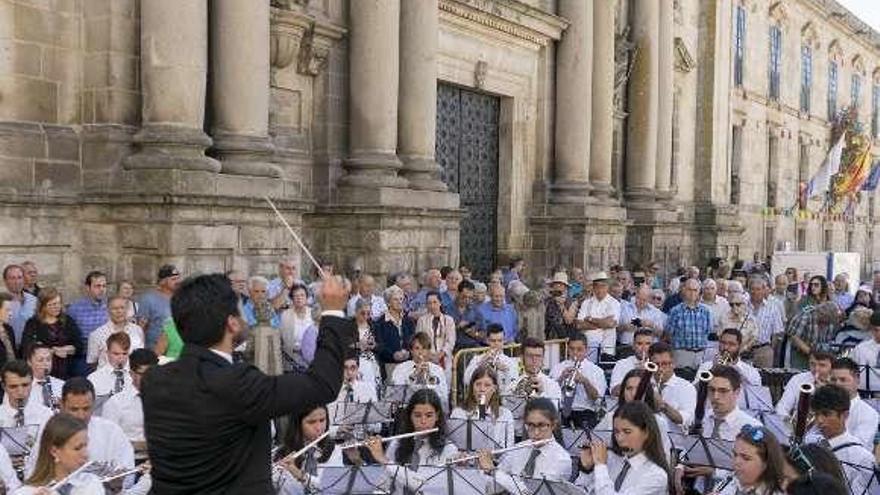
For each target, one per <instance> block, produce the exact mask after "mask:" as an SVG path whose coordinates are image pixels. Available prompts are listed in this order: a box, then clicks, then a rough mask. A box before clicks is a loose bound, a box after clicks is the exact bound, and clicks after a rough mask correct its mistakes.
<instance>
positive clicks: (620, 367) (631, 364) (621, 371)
mask: <svg viewBox="0 0 880 495" xmlns="http://www.w3.org/2000/svg"><path fill="white" fill-rule="evenodd" d="M637 364H639V359H638V358H637V357H635V356H630V357H628V358H625V359H619V360H618V361H617V362H616V363H614V369H613V370H611V383H610V386H609V390H612V389H614V387H616V386H618V385H620V384H621V383H623V378H624V377H625V376H626V374H627V373H629V372H630V371H632V370H634V369H635V367H636V365H637Z"/></svg>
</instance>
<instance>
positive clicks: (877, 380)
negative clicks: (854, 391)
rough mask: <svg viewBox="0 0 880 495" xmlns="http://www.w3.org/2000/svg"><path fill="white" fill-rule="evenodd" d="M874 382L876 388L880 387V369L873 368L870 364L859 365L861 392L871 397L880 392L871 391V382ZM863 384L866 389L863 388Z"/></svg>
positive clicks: (879, 390)
mask: <svg viewBox="0 0 880 495" xmlns="http://www.w3.org/2000/svg"><path fill="white" fill-rule="evenodd" d="M872 380H873V382H874V386H875V387H876V386H880V367H876V366H871V365H869V364H860V365H859V391H860V392H866V393H867V394H868V395H869V396H870V395H871V394H874V393H878V392H880V389H878V390H872V389H871V381H872ZM862 384H864V385H865V388H862Z"/></svg>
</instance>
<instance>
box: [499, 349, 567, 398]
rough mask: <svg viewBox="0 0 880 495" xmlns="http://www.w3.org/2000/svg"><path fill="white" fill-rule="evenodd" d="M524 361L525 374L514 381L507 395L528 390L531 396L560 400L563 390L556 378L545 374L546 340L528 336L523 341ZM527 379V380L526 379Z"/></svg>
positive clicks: (519, 393) (528, 394)
mask: <svg viewBox="0 0 880 495" xmlns="http://www.w3.org/2000/svg"><path fill="white" fill-rule="evenodd" d="M522 363H523V369H524V370H525V375H522V376H521V377H520V378H519V380H517V381H516V382H514V383H512V384H511V385H510V387H508V389H507V393H506V394H505V395H521V392H523V391H526V392H527V393H526V395H527V396H529V397H544V398H547V399H552V400H555V401H559V400H560V399H562V390H561V389H560V388H559V384H558V383H556V380H554V379H552V378H550V377H549V376H547V375H545V374H544V370H543V369H542V368H543V366H544V341H542V340H538V339H536V338H534V337H526V338H525V340H523V343H522ZM524 380H527V381H524Z"/></svg>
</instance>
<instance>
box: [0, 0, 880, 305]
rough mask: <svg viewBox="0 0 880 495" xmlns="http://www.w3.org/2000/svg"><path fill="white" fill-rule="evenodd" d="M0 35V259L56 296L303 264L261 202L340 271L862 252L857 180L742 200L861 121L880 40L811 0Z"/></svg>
mask: <svg viewBox="0 0 880 495" xmlns="http://www.w3.org/2000/svg"><path fill="white" fill-rule="evenodd" d="M0 25H2V29H0V43H2V46H3V50H2V51H0V261H3V262H8V261H21V260H22V259H25V258H27V259H33V260H35V261H36V262H37V264H38V265H39V266H40V267H41V269H42V271H43V273H44V275H45V277H46V278H47V279H48V281H49V282H51V283H56V284H60V285H62V286H64V287H67V288H70V289H73V288H75V287H77V286H78V285H79V284H80V283H81V281H80V280H79V278H80V277H81V275H82V274H84V273H85V272H86V271H88V270H90V269H102V270H105V271H107V272H109V274H110V279H111V281H118V280H121V279H133V280H134V281H135V282H136V283H138V284H148V283H151V281H152V279H153V278H154V274H155V271H156V268H157V267H158V266H159V265H161V264H162V263H165V262H174V263H176V264H178V266H180V267H181V268H182V269H183V270H184V271H185V272H186V273H196V272H206V271H224V270H228V269H231V268H241V269H244V270H246V271H247V272H250V273H270V272H273V271H274V269H275V267H274V264H275V261H276V260H277V258H278V257H279V256H284V255H292V256H297V257H300V258H301V259H302V260H303V264H302V265H301V266H302V267H303V269H304V270H307V269H308V265H307V264H306V261H305V257H304V256H303V254H302V253H300V252H299V249H297V248H296V246H295V244H294V242H293V240H292V239H291V238H290V237H289V235H288V233H287V232H286V231H285V230H284V229H283V228H282V226H281V224H280V222H279V221H278V220H277V219H276V218H275V217H274V215H273V214H272V212H271V210H270V209H269V208H268V205H267V204H266V202H265V200H264V199H263V198H264V196H269V197H271V198H272V199H273V200H275V202H276V203H277V204H278V206H279V207H280V208H281V210H282V211H283V212H284V214H285V216H286V218H287V219H288V221H289V222H290V223H291V224H292V225H293V226H294V228H296V229H297V230H299V231H300V232H301V233H302V234H303V237H304V239H305V241H306V242H307V244H308V245H310V246H311V248H312V250H313V251H314V252H315V254H316V255H318V256H319V257H322V258H325V259H328V260H331V261H333V262H335V263H336V264H337V266H339V267H341V268H342V269H343V270H345V271H348V272H353V271H366V272H370V273H376V274H385V273H389V272H394V271H398V270H409V271H413V272H419V271H421V270H424V269H426V268H427V267H430V266H439V265H445V264H450V265H455V264H457V263H459V262H466V263H468V264H471V265H473V266H474V268H475V271H476V273H478V274H485V273H486V272H487V271H489V270H490V269H491V268H492V267H493V266H496V265H498V264H500V263H503V262H505V261H506V260H507V259H509V258H510V257H512V256H524V257H525V258H526V259H527V260H528V261H529V263H530V265H531V266H532V269H533V273H536V274H540V273H543V271H544V270H546V269H549V267H551V266H554V265H556V264H563V265H566V266H583V267H586V268H588V269H597V268H600V267H605V266H607V265H609V264H612V263H618V262H620V263H628V264H634V263H641V262H646V261H647V260H649V259H654V260H657V261H659V262H660V263H662V264H664V265H666V266H668V267H674V266H678V265H681V264H685V263H697V262H702V261H705V260H706V259H708V258H710V257H712V256H725V257H729V258H733V257H750V256H751V254H752V252H760V253H765V252H768V251H771V250H772V249H773V248H774V246H775V245H776V244H777V243H778V242H780V241H791V242H793V243H794V244H795V246H793V247H798V248H804V249H824V248H829V249H836V250H844V249H845V250H851V251H858V252H862V253H863V254H864V256H865V259H866V266H868V265H867V263H868V262H869V260H870V259H871V258H872V255H873V252H874V244H875V239H874V237H873V235H872V227H873V224H874V215H873V211H874V209H873V207H872V206H871V205H872V204H873V199H870V198H868V197H866V198H865V199H864V200H863V201H862V202H861V203H860V204H859V207H858V215H857V216H856V219H855V220H854V221H850V222H844V221H841V220H835V221H831V220H823V219H810V220H802V219H797V220H795V219H793V218H789V217H785V216H779V215H775V214H768V213H767V211H768V210H767V207H774V206H776V207H782V206H787V205H788V204H787V203H789V202H793V201H794V200H795V198H796V193H797V188H798V185H797V184H798V181H799V180H805V178H808V177H809V176H810V175H811V174H812V173H813V172H814V171H815V170H816V169H817V168H818V166H819V164H820V162H821V161H822V158H823V157H824V155H825V152H826V150H827V149H828V147H829V146H830V144H829V140H830V125H829V119H828V115H829V110H828V106H829V105H830V104H831V103H832V102H833V106H840V107H843V106H846V105H848V104H849V102H850V101H851V100H852V98H851V96H852V95H854V94H856V93H858V94H857V95H856V96H857V98H855V99H854V101H856V102H857V103H858V105H859V109H860V115H861V116H862V119H863V122H866V123H867V124H870V123H872V122H876V112H877V105H878V102H880V90H878V89H877V88H878V84H880V71H877V70H875V69H877V67H880V48H878V35H877V34H876V33H875V32H873V31H872V30H871V29H870V28H868V27H867V26H865V25H864V23H862V22H861V21H859V20H858V19H856V18H855V17H854V16H853V15H852V14H850V13H848V12H847V11H845V10H844V9H843V8H842V7H840V6H839V5H837V4H836V2H834V1H833V0H827V1H822V0H781V1H778V0H776V1H768V0H674V1H672V0H670V1H664V0H638V1H626V0H594V1H583V0H357V1H351V0H271V1H270V0H212V1H210V2H209V1H207V0H140V1H138V0H0ZM807 48H808V49H809V50H807ZM807 52H809V53H810V54H811V58H809V68H810V70H809V73H810V77H809V78H806V76H803V75H802V74H803V73H804V70H805V69H804V68H803V67H804V64H805V62H804V61H805V60H807V57H806V56H805V54H806V53H807ZM832 66H833V67H834V68H833V69H832V68H831V67H832ZM832 72H834V74H836V75H835V78H836V79H834V81H835V82H834V83H833V84H832V86H833V88H834V92H832V91H831V90H829V77H828V76H829V74H830V73H832ZM804 81H807V82H809V84H806V83H805V82H804ZM804 86H808V90H807V91H806V97H804V96H802V95H803V94H805V93H804V91H805V90H804V89H802V87H804ZM856 86H858V88H860V89H858V90H854V89H852V88H854V87H856ZM832 94H833V95H834V98H832V97H831V96H830V95H832ZM804 98H806V100H804ZM804 101H807V102H808V104H807V105H806V107H805V104H804V103H803V102H804ZM874 127H875V129H874V130H875V131H876V124H875V126H874Z"/></svg>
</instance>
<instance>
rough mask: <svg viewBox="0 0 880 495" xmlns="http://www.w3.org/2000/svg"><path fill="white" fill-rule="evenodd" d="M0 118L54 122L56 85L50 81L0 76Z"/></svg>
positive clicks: (56, 110)
mask: <svg viewBox="0 0 880 495" xmlns="http://www.w3.org/2000/svg"><path fill="white" fill-rule="evenodd" d="M0 118H2V119H4V120H24V121H29V122H56V121H57V119H58V85H57V84H55V83H53V82H50V81H41V80H37V79H25V78H19V77H15V76H4V75H0Z"/></svg>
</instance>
